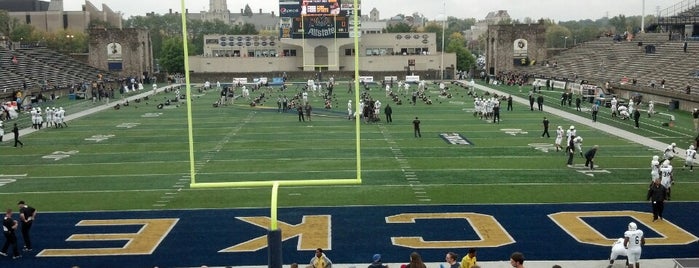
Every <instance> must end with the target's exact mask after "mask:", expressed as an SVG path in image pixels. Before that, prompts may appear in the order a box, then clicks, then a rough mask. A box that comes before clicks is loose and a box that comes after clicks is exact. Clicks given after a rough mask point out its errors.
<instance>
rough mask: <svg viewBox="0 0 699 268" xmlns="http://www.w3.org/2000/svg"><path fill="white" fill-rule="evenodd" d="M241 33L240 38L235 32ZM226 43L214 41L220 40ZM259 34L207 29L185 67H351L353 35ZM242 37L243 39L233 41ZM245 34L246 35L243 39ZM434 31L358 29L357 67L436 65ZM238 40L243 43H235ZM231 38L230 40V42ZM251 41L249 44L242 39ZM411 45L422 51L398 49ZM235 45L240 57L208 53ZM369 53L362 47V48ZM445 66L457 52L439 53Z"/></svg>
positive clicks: (219, 69)
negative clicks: (200, 49)
mask: <svg viewBox="0 0 699 268" xmlns="http://www.w3.org/2000/svg"><path fill="white" fill-rule="evenodd" d="M239 37H240V38H239ZM222 38H223V39H224V40H225V42H226V46H221V45H220V44H219V43H220V42H224V41H222V40H221V39H222ZM255 38H256V39H257V40H262V39H261V38H260V37H259V36H257V37H255V36H229V35H207V36H205V37H204V40H205V44H204V55H205V56H203V57H201V56H197V57H190V59H189V61H190V69H191V71H193V72H203V73H218V72H230V73H241V72H251V73H254V72H284V71H286V72H294V71H302V70H303V71H314V70H316V69H317V68H316V67H318V66H324V67H323V70H328V71H340V72H343V71H350V70H354V68H355V62H354V56H351V55H347V52H346V51H351V50H353V49H354V39H353V38H343V39H305V40H303V39H281V40H280V39H278V38H274V45H269V37H266V39H265V40H266V41H268V42H267V43H266V45H264V46H263V45H262V42H261V41H259V42H257V41H256V40H255ZM207 39H208V40H212V41H213V40H218V41H217V42H212V43H206V40H207ZM238 39H241V40H242V41H238ZM246 40H250V41H246ZM436 40H437V37H436V34H435V33H391V34H367V35H363V36H362V37H361V39H360V42H359V51H356V53H358V54H359V66H360V70H361V71H368V72H381V71H392V72H399V73H406V72H407V69H408V67H409V66H408V60H414V61H415V66H410V67H409V70H410V71H411V72H421V71H430V72H435V71H438V70H440V66H442V55H441V54H440V53H438V52H437V43H436ZM239 42H242V44H243V45H238V44H239ZM230 44H234V45H233V46H231V45H230ZM247 44H250V45H247ZM406 48H411V49H419V50H425V51H427V53H417V52H415V51H412V53H413V54H412V55H410V54H408V55H403V54H402V53H401V51H402V49H406ZM221 49H225V50H229V51H239V52H240V55H241V56H240V57H213V56H215V54H217V53H214V51H217V50H221ZM256 49H258V50H259V49H264V50H275V51H276V52H277V55H280V56H278V57H249V56H247V54H248V51H254V50H256ZM288 49H293V50H296V56H281V55H282V54H283V51H284V50H288ZM377 49H382V50H383V51H387V50H388V51H391V50H392V51H393V53H392V54H395V55H391V54H385V55H371V54H372V53H373V51H376V50H377ZM368 50H369V51H372V53H367V51H368ZM443 59H444V66H446V68H444V69H447V68H450V67H451V68H453V67H454V66H456V54H453V53H452V54H449V53H447V54H445V55H444V58H443ZM452 74H453V71H452Z"/></svg>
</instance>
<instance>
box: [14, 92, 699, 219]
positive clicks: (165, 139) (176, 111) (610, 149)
mask: <svg viewBox="0 0 699 268" xmlns="http://www.w3.org/2000/svg"><path fill="white" fill-rule="evenodd" d="M450 87H451V88H450V93H451V94H452V98H446V97H443V96H438V95H439V92H438V88H437V87H436V85H434V84H430V85H429V89H428V91H427V95H428V97H429V98H430V99H431V100H432V101H433V104H432V105H426V104H424V103H421V102H418V103H417V105H411V104H410V103H409V101H410V94H409V93H400V97H401V99H402V100H403V104H402V105H396V104H395V103H393V101H391V100H389V99H387V98H386V96H385V92H384V91H383V90H380V89H378V88H376V87H374V88H372V89H371V90H370V91H369V94H370V95H371V97H372V98H374V99H379V100H381V102H382V103H383V104H384V106H385V105H386V104H391V107H392V108H393V111H394V114H393V118H394V121H393V123H392V124H386V123H385V122H383V121H382V122H379V123H372V124H362V136H361V137H362V152H361V153H362V157H363V158H362V161H363V162H362V168H363V170H362V178H363V184H362V185H358V186H338V187H291V188H293V190H290V189H289V188H284V187H283V188H281V189H280V195H279V197H280V199H279V204H280V206H284V207H296V206H348V205H350V206H351V205H385V204H462V203H480V204H491V203H559V202H560V203H568V202H627V201H641V200H643V198H644V197H645V189H646V188H647V185H648V181H649V168H648V163H649V162H650V158H651V156H652V155H661V152H658V151H654V150H649V148H647V147H645V146H644V145H641V144H635V143H634V142H632V141H627V140H622V139H619V138H617V137H614V136H611V135H608V134H605V133H601V132H599V131H598V130H596V129H594V128H589V127H584V126H580V127H579V128H578V135H581V136H582V137H584V145H583V147H584V148H590V146H592V145H593V144H596V145H599V146H600V151H599V153H598V156H597V164H598V165H599V166H600V168H598V170H605V171H607V172H599V173H595V174H594V176H590V174H586V173H582V172H579V171H580V169H576V168H567V167H566V166H565V156H564V154H563V153H561V152H558V153H557V152H555V151H551V150H550V147H546V146H545V145H544V144H552V143H553V139H554V138H550V139H546V138H541V136H540V134H541V130H542V126H541V121H542V118H543V116H547V117H548V118H549V120H550V121H551V126H552V127H551V132H552V133H553V134H554V135H555V126H557V125H561V126H569V125H572V124H574V123H572V122H570V121H568V120H567V119H566V118H563V117H557V116H553V115H550V114H547V113H542V112H531V111H529V109H528V108H529V107H527V106H524V105H521V104H515V107H514V108H515V109H514V111H511V112H510V111H504V107H505V105H503V111H502V112H501V117H502V121H501V122H500V124H492V123H490V122H487V121H485V120H481V119H479V118H476V117H474V116H472V114H471V111H472V109H473V104H472V98H471V97H470V96H467V95H466V93H467V91H466V90H465V89H463V88H460V87H457V86H455V85H451V86H450ZM193 88H195V87H193ZM494 88H496V89H498V90H502V91H505V92H508V93H511V94H513V95H518V96H525V97H526V95H525V94H526V93H525V92H521V93H520V92H519V89H518V88H517V87H507V86H498V87H494ZM297 91H299V89H292V90H290V91H287V92H284V93H279V92H278V91H277V90H276V89H274V90H272V91H269V92H266V98H265V99H264V102H262V105H261V106H257V107H251V106H250V105H249V101H247V100H244V99H238V100H236V102H235V104H231V105H228V106H223V107H218V108H215V107H213V106H212V103H214V102H215V101H216V100H217V99H218V97H219V92H218V91H216V90H210V91H206V92H196V91H195V92H194V93H193V95H192V99H193V102H192V105H193V106H192V107H193V111H192V114H193V120H194V121H193V122H194V140H195V149H196V152H195V159H196V161H197V163H196V166H197V178H198V180H199V182H222V181H239V180H284V179H292V180H294V179H319V178H327V179H333V178H348V177H353V176H354V175H353V174H354V170H353V168H354V164H353V163H354V152H355V151H354V141H353V139H354V133H353V131H354V125H353V124H354V123H353V121H350V120H347V116H346V103H347V100H349V99H353V96H352V95H350V94H349V93H347V89H346V87H344V86H338V87H336V89H335V96H336V97H335V98H334V100H333V102H332V104H333V108H332V109H329V110H328V109H323V99H322V98H321V97H319V96H313V95H311V97H310V99H311V104H312V106H313V107H314V109H313V116H312V121H310V122H299V121H298V120H297V115H296V113H295V111H292V112H288V113H279V112H277V109H276V97H277V96H279V95H280V94H284V95H287V96H292V95H293V94H296V93H298V92H297ZM525 91H526V90H525ZM259 94H260V92H253V93H252V94H251V96H252V97H257V96H258V95H259ZM544 96H545V97H546V104H545V107H546V106H549V105H550V106H554V107H555V106H558V103H557V102H556V100H557V99H558V97H559V96H560V92H556V91H548V92H544ZM172 98H174V94H173V93H172V92H167V93H160V94H158V95H155V96H153V97H151V98H150V100H148V101H142V102H141V103H134V102H131V105H130V106H128V107H122V109H119V110H114V109H108V110H106V111H103V112H100V113H96V114H91V115H88V116H85V117H83V118H80V119H78V120H74V121H71V122H69V123H68V124H69V127H68V128H63V129H53V128H51V129H44V130H41V131H38V132H35V133H32V134H30V135H28V136H25V137H22V140H23V141H24V142H25V145H26V146H24V148H21V149H14V148H11V139H12V138H11V136H12V135H11V134H9V135H6V136H5V142H4V143H3V144H2V147H3V151H4V152H5V153H4V154H2V156H0V162H2V163H3V168H2V172H1V173H2V175H3V176H5V178H7V179H10V180H14V181H12V182H10V183H6V184H5V185H3V187H2V188H0V200H2V202H0V203H2V204H12V203H13V202H16V200H20V199H24V200H31V202H32V204H34V205H35V206H36V207H39V208H41V209H42V210H44V211H99V210H134V209H136V210H141V209H169V208H173V209H174V208H228V207H266V206H268V205H269V196H270V192H271V190H270V189H267V188H247V189H188V187H187V181H186V180H188V174H189V169H188V167H189V164H188V150H187V149H188V146H187V132H186V129H187V124H186V120H185V119H186V109H185V105H183V103H179V104H173V105H170V106H165V107H164V109H157V108H156V106H157V105H158V104H159V103H164V102H165V101H166V100H167V99H172ZM113 103H116V101H113ZM91 105H93V104H92V103H91V102H90V101H71V102H70V104H68V105H66V106H67V110H68V114H70V113H72V112H77V111H78V110H80V109H84V108H86V107H90V106H91ZM355 108H356V106H355ZM567 109H568V112H571V113H578V114H581V115H584V113H582V112H575V111H574V109H572V108H567ZM661 109H662V108H660V109H657V110H661ZM545 110H546V109H545ZM382 112H383V111H382ZM668 113H671V114H673V115H675V116H676V118H677V121H676V126H675V127H673V128H668V127H662V126H661V119H660V118H658V117H652V118H650V119H646V118H643V119H642V124H643V126H642V127H641V129H633V126H632V125H631V124H632V122H629V121H620V120H617V119H611V118H609V114H608V113H607V112H606V111H601V112H600V122H601V123H604V124H610V125H613V126H615V127H619V128H621V129H624V130H627V131H633V132H636V133H638V134H640V135H644V136H647V137H651V138H653V139H656V140H659V141H662V142H666V143H671V142H676V143H677V144H678V146H680V147H686V146H687V145H688V144H690V142H691V141H692V140H693V137H694V136H693V133H691V119H690V118H689V115H688V114H686V113H683V112H678V111H668ZM416 116H418V117H419V118H420V120H421V121H422V134H423V138H414V137H413V133H412V132H413V130H412V124H411V122H412V120H413V118H414V117H416ZM644 116H645V115H644ZM22 117H23V119H20V120H26V117H27V115H26V114H23V115H22ZM382 120H383V115H382ZM10 123H11V122H7V123H5V125H6V126H8V125H9V124H10ZM6 132H9V129H8V131H6ZM442 133H459V134H461V135H462V136H463V137H465V138H466V139H467V140H468V141H470V142H472V144H473V145H452V144H448V143H447V142H445V140H444V139H442V138H440V136H439V135H440V134H442ZM542 148H548V149H547V150H542ZM52 155H54V157H52ZM55 155H62V157H60V159H58V158H56V157H55ZM398 158H402V159H405V160H407V162H409V163H410V167H409V171H406V168H404V167H403V168H402V167H401V165H400V162H398V161H397V160H396V159H398ZM575 162H576V164H581V163H583V162H584V159H582V158H580V157H577V158H576V159H575ZM682 165H683V161H682V160H681V159H680V158H676V159H675V160H674V161H673V166H675V169H676V175H675V176H676V180H677V182H678V183H677V186H676V187H674V188H673V190H674V191H673V200H679V201H682V200H687V201H689V200H698V199H699V198H698V197H699V191H697V190H699V189H698V188H699V187H698V184H697V177H696V176H691V175H692V174H693V173H690V172H689V171H687V170H682V168H681V167H682ZM407 172H412V173H410V174H415V177H416V178H417V181H415V180H408V178H412V177H410V176H406V174H407ZM24 174H26V176H24ZM15 175H22V176H15ZM12 176H15V177H12ZM600 186H602V187H600ZM416 187H419V188H420V189H423V190H421V191H416ZM523 188H526V189H527V191H522V189H523ZM173 191H176V193H177V195H176V197H175V198H172V199H170V200H169V202H159V201H160V200H161V197H162V196H163V195H165V194H167V193H171V192H173ZM318 191H323V194H324V195H326V196H329V197H332V198H315V196H316V195H317V192H318ZM290 192H294V193H295V194H294V195H289V193H290ZM416 192H420V193H421V194H420V195H418V194H416ZM531 192H537V193H541V194H536V195H531V194H529V193H531ZM386 193H390V194H386ZM423 193H424V194H423ZM452 193H468V195H465V194H464V195H459V194H452Z"/></svg>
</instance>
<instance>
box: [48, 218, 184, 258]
mask: <svg viewBox="0 0 699 268" xmlns="http://www.w3.org/2000/svg"><path fill="white" fill-rule="evenodd" d="M177 221H178V219H131V220H84V221H80V222H79V223H78V224H76V226H120V225H142V226H143V227H141V229H140V230H139V231H138V232H136V233H110V234H75V235H71V236H70V237H69V238H68V239H66V241H125V243H124V246H123V247H120V248H75V249H45V250H42V251H41V252H39V254H37V256H39V257H79V256H113V255H148V254H152V253H153V251H155V248H156V247H158V245H159V244H160V242H161V241H163V239H164V238H165V236H167V234H168V233H170V230H172V228H173V227H174V226H175V224H176V223H177Z"/></svg>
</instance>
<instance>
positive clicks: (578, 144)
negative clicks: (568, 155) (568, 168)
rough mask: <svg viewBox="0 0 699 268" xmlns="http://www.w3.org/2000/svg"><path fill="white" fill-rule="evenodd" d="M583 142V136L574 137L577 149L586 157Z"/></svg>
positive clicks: (581, 155)
mask: <svg viewBox="0 0 699 268" xmlns="http://www.w3.org/2000/svg"><path fill="white" fill-rule="evenodd" d="M582 142H583V138H582V137H580V136H575V138H574V139H573V144H575V150H578V152H580V157H584V156H583V151H582Z"/></svg>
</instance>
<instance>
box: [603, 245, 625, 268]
mask: <svg viewBox="0 0 699 268" xmlns="http://www.w3.org/2000/svg"><path fill="white" fill-rule="evenodd" d="M619 256H624V257H626V256H627V253H626V248H625V247H624V239H623V238H619V239H617V240H616V241H615V242H614V244H612V253H611V255H609V265H608V266H607V268H612V266H613V265H614V260H616V258H618V257H619Z"/></svg>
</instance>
